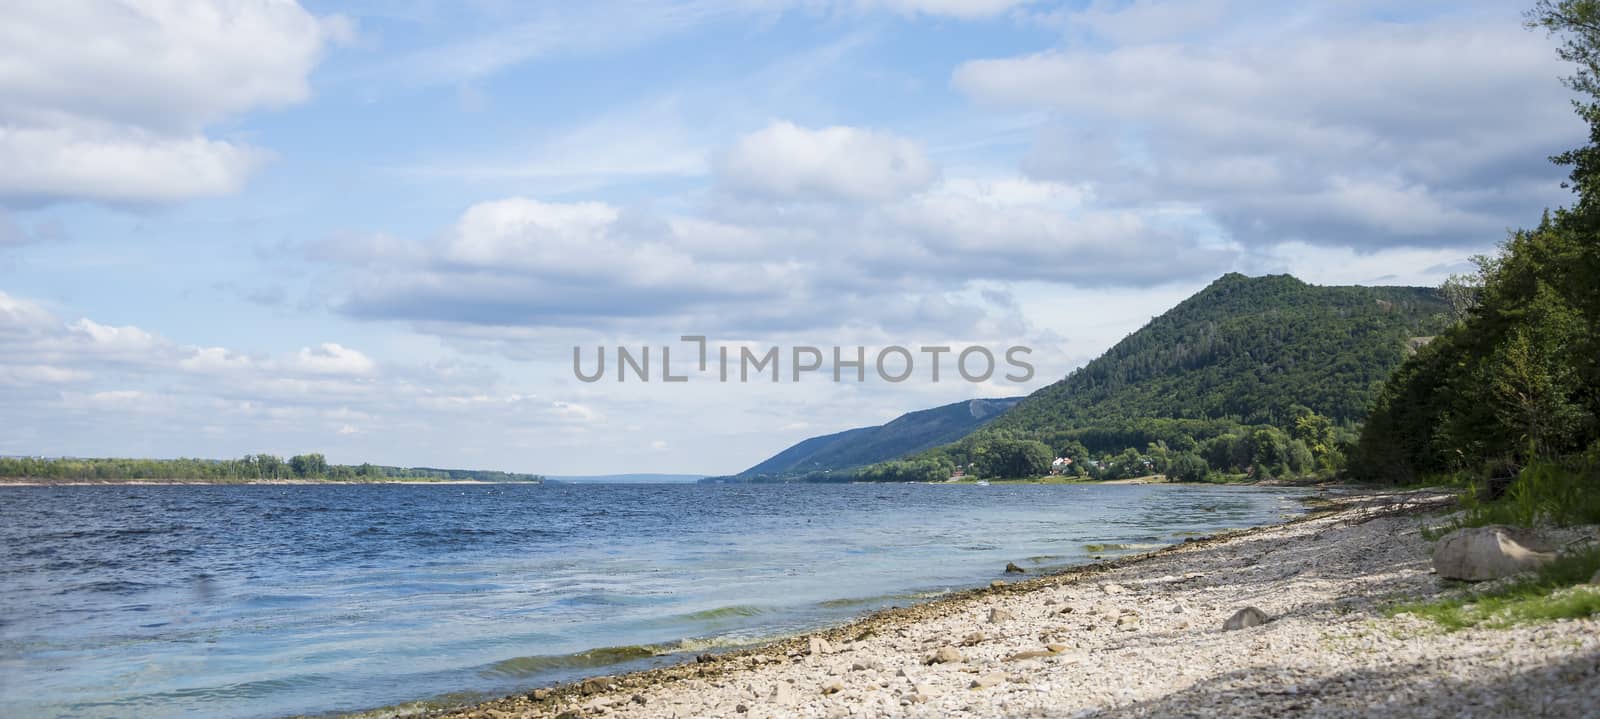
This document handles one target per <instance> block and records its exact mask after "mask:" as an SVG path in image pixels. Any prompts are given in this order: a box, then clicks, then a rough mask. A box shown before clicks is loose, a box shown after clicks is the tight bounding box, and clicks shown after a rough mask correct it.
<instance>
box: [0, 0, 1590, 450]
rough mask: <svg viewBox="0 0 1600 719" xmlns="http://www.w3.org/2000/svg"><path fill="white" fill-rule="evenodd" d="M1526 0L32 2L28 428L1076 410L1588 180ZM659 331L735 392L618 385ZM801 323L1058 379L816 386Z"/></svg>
mask: <svg viewBox="0 0 1600 719" xmlns="http://www.w3.org/2000/svg"><path fill="white" fill-rule="evenodd" d="M1521 11H1522V8H1521V7H1520V6H1519V5H1518V4H1517V3H1514V2H1513V3H1507V2H1503V1H1495V2H1474V1H1471V0H1467V1H1464V2H1463V1H1459V0H1458V1H1452V2H1444V1H1435V0H1417V1H1416V2H1409V3H1392V2H1375V1H1367V0H1346V1H1342V2H1307V3H1287V4H1286V3H1278V2H1255V1H1248V0H1175V1H1167V0H1133V1H1131V2H1101V1H1100V0H1092V1H1089V2H1082V1H1079V2H1067V3H1055V2H1044V1H1042V0H1041V1H1039V2H1029V1H1028V0H794V1H791V2H784V1H781V0H772V1H764V0H660V1H656V2H639V1H634V0H594V1H592V2H583V3H569V2H518V1H513V0H479V1H476V2H470V1H469V2H442V1H441V2H433V1H430V0H414V1H411V2H407V1H406V0H357V1H355V2H338V3H334V2H314V1H311V0H305V1H303V2H301V3H299V4H296V3H295V2H291V1H289V0H184V1H182V2H178V1H176V0H121V1H110V0H61V1H59V2H48V3H45V2H38V3H20V4H18V5H15V6H12V7H10V8H8V10H7V12H6V13H5V14H4V17H0V454H14V455H47V456H56V455H72V456H149V457H177V456H189V457H217V458H221V457H236V456H240V455H243V454H246V453H255V452H271V453H275V454H280V455H285V456H286V455H291V454H298V453H303V452H322V453H324V454H326V455H327V457H328V459H329V460H330V461H333V462H341V463H360V462H373V463H380V464H393V465H407V466H413V465H427V466H445V467H463V468H481V469H500V470H508V471H521V472H541V473H548V474H601V473H620V472H683V473H706V474H722V473H732V472H737V471H739V470H742V469H744V468H746V467H748V466H750V465H753V464H755V463H756V462H759V461H760V460H762V459H764V458H766V457H767V456H769V455H771V454H773V453H775V452H777V451H778V450H780V449H782V448H784V447H785V446H787V445H789V444H790V443H793V442H795V441H798V440H800V439H803V438H806V437H809V436H813V435H817V434H823V433H829V432H835V431H839V430H843V429H846V428H850V427H856V426H864V425H871V424H879V423H882V422H884V421H887V420H888V419H891V418H893V417H894V416H896V415H899V414H901V413H903V412H906V411H911V410H916V409H923V408H928V407H933V406H937V405H940V404H945V403H949V402H955V401H960V400H964V399H969V398H973V397H1002V396H1014V395H1020V394H1026V393H1027V392H1031V391H1033V390H1035V389H1038V388H1039V387H1042V386H1044V385H1046V384H1048V383H1049V382H1052V381H1055V380H1057V379H1059V378H1061V377H1063V376H1065V375H1066V374H1067V373H1068V372H1070V371H1071V370H1072V369H1073V368H1075V367H1078V366H1080V365H1082V364H1083V363H1084V362H1086V361H1088V360H1089V359H1092V358H1093V357H1095V356H1096V355H1098V354H1099V353H1101V352H1103V351H1104V350H1105V349H1107V348H1108V347H1110V346H1111V345H1112V344H1114V343H1115V342H1116V341H1117V340H1119V339H1121V338H1122V337H1124V336H1126V335H1127V334H1129V333H1131V332H1133V331H1134V330H1136V329H1138V328H1139V327H1140V326H1141V325H1143V324H1144V323H1145V322H1147V321H1148V320H1149V319H1150V318H1151V317H1153V316H1156V315H1158V314H1160V313H1162V312H1163V311H1165V310H1166V309H1168V308H1169V307H1171V306H1172V305H1174V304H1176V303H1177V302H1179V301H1181V300H1182V299H1183V298H1185V297H1187V296H1189V295H1190V294H1193V293H1194V292H1196V291H1198V290H1199V289H1201V288H1203V287H1204V286H1205V285H1206V284H1208V283H1209V282H1211V281H1212V280H1214V279H1215V278H1216V277H1218V276H1219V275H1221V274H1223V273H1225V272H1243V273H1246V274H1250V275H1259V274H1266V273H1282V272H1288V273H1292V274H1294V275H1295V276H1297V277H1300V278H1301V279H1303V280H1305V281H1307V282H1311V283H1314V284H1416V285H1434V284H1437V283H1439V282H1440V281H1441V280H1443V279H1444V278H1445V277H1447V276H1448V275H1449V274H1451V273H1453V272H1463V271H1466V270H1467V269H1468V268H1469V267H1470V263H1469V262H1468V258H1469V257H1470V256H1471V255H1474V254H1477V253H1482V252H1488V251H1492V249H1493V248H1494V247H1495V245H1496V244H1497V243H1498V242H1500V241H1501V240H1502V239H1504V237H1505V236H1506V233H1507V232H1508V230H1510V229H1513V228H1516V227H1525V226H1529V225H1532V224H1534V223H1535V222H1537V220H1538V217H1539V213H1540V211H1541V210H1543V209H1544V208H1547V207H1554V206H1558V205H1560V204H1563V203H1565V202H1566V201H1567V198H1568V197H1569V193H1568V191H1566V190H1564V189H1562V187H1561V180H1562V179H1563V176H1564V173H1563V172H1562V170H1561V168H1559V167H1556V166H1553V165H1551V164H1550V163H1549V162H1548V161H1547V160H1546V159H1545V158H1547V157H1548V156H1549V155H1551V154H1554V153H1557V152H1560V151H1562V150H1565V149H1568V148H1570V147H1575V146H1577V145H1579V144H1581V143H1582V141H1583V140H1584V138H1585V127H1584V125H1583V123H1582V122H1581V121H1579V120H1578V119H1577V118H1576V117H1575V116H1574V115H1573V113H1572V111H1571V108H1570V104H1569V103H1570V100H1571V98H1572V94H1571V93H1570V92H1569V91H1568V90H1566V89H1565V88H1564V87H1563V86H1562V85H1561V83H1560V78H1561V77H1562V76H1563V75H1565V74H1566V73H1567V71H1566V69H1565V68H1564V67H1563V66H1562V64H1561V63H1560V62H1559V60H1558V59H1557V58H1556V56H1555V44H1554V41H1553V40H1552V39H1550V38H1548V37H1546V36H1545V35H1544V34H1543V33H1541V32H1535V31H1530V30H1527V29H1525V28H1524V27H1522V24H1521ZM684 335H697V336H704V337H706V338H707V343H708V345H709V346H710V347H711V348H712V350H711V351H712V353H713V355H714V353H715V352H716V348H717V347H729V348H732V351H734V352H735V353H737V352H738V349H739V348H741V347H747V348H756V349H758V350H761V351H764V349H765V348H767V347H773V346H776V347H779V348H780V350H781V353H780V364H781V365H782V372H783V375H784V376H783V377H781V378H780V379H781V380H782V381H779V382H776V383H774V382H771V381H770V380H753V381H749V382H739V381H736V380H735V381H730V382H720V381H717V379H716V377H715V373H714V371H713V372H712V373H711V374H701V373H697V372H692V371H689V370H693V369H694V367H693V366H692V362H693V356H694V352H695V345H693V344H685V343H683V342H681V341H680V340H679V338H680V337H681V336H684ZM619 345H622V346H627V347H630V348H635V349H636V350H637V349H638V348H646V347H648V348H650V350H649V351H651V352H659V350H660V348H663V347H666V348H669V351H670V352H672V353H673V355H672V356H673V365H672V367H673V371H674V372H675V373H679V372H686V371H687V373H688V374H689V375H690V376H689V381H686V382H662V381H660V378H659V377H658V376H655V374H653V375H652V378H651V381H649V382H639V381H636V378H635V377H632V376H629V377H628V380H630V381H616V378H615V377H614V376H609V375H608V376H607V377H606V378H605V379H602V380H601V381H598V382H592V383H591V382H582V381H579V380H578V379H577V378H576V377H575V373H574V371H573V352H574V347H583V348H585V349H584V350H583V352H584V354H583V355H582V357H583V362H584V364H585V365H586V366H587V365H588V364H589V363H592V362H593V360H594V357H595V354H596V352H597V350H596V348H602V347H603V348H608V349H607V351H610V352H613V356H612V357H611V359H612V360H613V362H614V361H615V359H616V358H615V356H614V348H616V347H617V346H619ZM797 345H805V346H816V347H819V348H823V349H824V350H827V349H828V348H832V347H835V346H837V347H842V348H845V349H846V356H847V357H848V356H849V354H850V352H852V351H853V349H854V348H855V347H857V346H861V347H865V348H867V350H866V352H867V353H868V355H867V356H868V358H869V362H870V360H871V358H872V357H873V356H874V354H873V353H875V352H877V351H878V350H880V349H881V348H883V347H887V346H891V345H897V346H904V347H908V348H911V349H912V350H913V351H915V350H916V349H917V348H919V347H922V346H949V347H952V348H954V349H955V350H956V351H959V350H961V349H962V348H965V347H973V346H982V347H985V348H988V349H990V350H992V351H993V352H995V353H996V354H997V355H998V354H1000V353H1002V352H1003V351H1004V350H1005V348H1008V347H1012V346H1025V347H1028V348H1030V349H1031V350H1032V352H1031V354H1029V355H1027V360H1028V361H1029V363H1031V364H1032V365H1033V366H1034V367H1035V368H1036V370H1037V371H1036V373H1034V376H1033V377H1032V378H1030V379H1027V380H1026V381H1020V382H1018V381H1010V380H1008V379H1006V378H1004V377H1003V376H1001V375H1002V374H1003V373H1004V370H1005V369H1007V368H1006V367H1004V366H1003V365H1002V367H1001V371H999V372H996V374H995V376H994V377H991V378H990V379H989V380H988V381H984V382H968V381H965V380H962V379H960V378H959V377H954V378H953V377H952V376H951V373H952V370H953V369H954V368H953V366H952V365H950V364H948V362H949V359H950V358H949V357H946V358H945V362H946V364H945V365H944V375H943V376H942V377H941V381H939V382H934V381H931V378H930V377H929V375H928V373H927V369H926V365H925V364H924V365H922V366H920V367H919V368H918V370H917V372H916V373H915V374H914V375H913V376H912V378H911V379H909V380H907V381H904V382H898V383H894V382H886V381H882V380H881V379H877V378H876V377H874V376H872V374H871V370H870V369H869V379H868V380H867V381H864V382H856V381H844V382H838V383H835V382H833V381H831V380H832V378H831V376H829V374H828V371H827V368H826V367H825V368H824V369H823V370H822V371H820V372H816V373H812V374H808V375H805V376H802V377H801V378H800V379H799V380H798V381H794V380H793V378H792V377H791V376H789V374H788V373H789V371H790V368H789V363H788V359H789V358H788V357H787V356H786V355H787V353H788V352H789V351H790V348H792V347H794V346H797ZM654 359H655V360H656V362H657V364H656V365H654V366H653V372H654V373H659V371H660V364H659V363H660V356H659V354H658V355H656V356H655V357H654ZM918 359H921V360H926V359H927V356H926V355H919V356H918ZM829 364H831V360H830V363H829ZM891 364H894V363H893V362H891ZM680 366H681V367H682V368H681V369H680ZM612 369H613V371H614V370H615V367H614V366H613V367H612ZM891 369H892V368H891ZM846 378H847V379H848V375H846Z"/></svg>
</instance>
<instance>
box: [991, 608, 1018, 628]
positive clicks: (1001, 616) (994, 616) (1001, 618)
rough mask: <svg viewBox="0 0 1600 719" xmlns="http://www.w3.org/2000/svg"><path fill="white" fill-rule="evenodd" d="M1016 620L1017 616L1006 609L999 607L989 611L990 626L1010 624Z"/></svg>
mask: <svg viewBox="0 0 1600 719" xmlns="http://www.w3.org/2000/svg"><path fill="white" fill-rule="evenodd" d="M1016 618H1017V615H1015V614H1012V613H1011V612H1008V611H1006V610H1004V609H1000V608H998V607H996V608H993V609H990V610H989V623H990V624H999V623H1001V622H1009V621H1011V620H1013V619H1016Z"/></svg>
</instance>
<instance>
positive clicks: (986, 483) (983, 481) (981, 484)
mask: <svg viewBox="0 0 1600 719" xmlns="http://www.w3.org/2000/svg"><path fill="white" fill-rule="evenodd" d="M973 484H976V485H978V486H979V487H987V486H989V480H987V479H980V480H978V481H976V482H973Z"/></svg>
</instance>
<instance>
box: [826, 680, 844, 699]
mask: <svg viewBox="0 0 1600 719" xmlns="http://www.w3.org/2000/svg"><path fill="white" fill-rule="evenodd" d="M842 691H844V682H838V681H834V682H828V683H827V684H824V685H822V695H823V696H828V695H830V694H838V693H839V692H842Z"/></svg>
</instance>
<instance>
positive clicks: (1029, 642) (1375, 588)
mask: <svg viewBox="0 0 1600 719" xmlns="http://www.w3.org/2000/svg"><path fill="white" fill-rule="evenodd" d="M1445 499H1447V498H1446V497H1444V496H1442V495H1437V494H1426V493H1389V494H1365V495H1358V496H1353V497H1349V498H1346V499H1343V500H1341V501H1340V505H1339V506H1340V508H1339V509H1338V510H1337V511H1333V512H1329V513H1325V514H1320V515H1316V516H1313V517H1310V518H1307V519H1304V520H1300V521H1296V522H1292V523H1290V524H1287V525H1279V526H1274V527H1267V528H1261V529H1254V530H1246V531H1243V532H1236V533H1232V534H1229V535H1225V536H1223V537H1219V538H1215V539H1210V540H1202V541H1199V542H1193V543H1190V544H1185V545H1182V546H1179V547H1174V548H1171V549H1168V550H1163V551H1160V552H1155V553H1151V554H1148V555H1142V556H1140V557H1136V558H1130V559H1126V560H1120V561H1117V562H1110V563H1106V564H1102V565H1098V566H1093V567H1087V568H1083V569H1079V570H1073V571H1070V572H1067V573H1064V574H1060V575H1054V576H1047V577H1040V578H1037V579H1031V580H1026V581H1021V582H1014V583H1010V584H1006V585H1004V586H1001V587H996V588H992V589H986V590H980V591H971V592H964V593H961V594H959V595H956V596H953V597H950V598H947V599H942V600H938V601H934V602H929V603H926V604H920V605H917V606H913V607H907V608H901V609H891V610H887V611H884V612H880V613H877V614H874V615H872V616H869V617H867V618H864V619H862V620H860V621H857V622H854V623H851V624H849V625H846V626H843V627H838V628H835V629H832V630H829V631H826V632H821V633H819V634H815V635H811V636H809V637H800V638H796V639H793V640H789V641H785V642H781V643H778V644H774V645H769V646H765V647H760V648H757V649H752V650H747V651H741V652H735V653H730V654H724V655H720V656H717V657H702V661H699V662H693V663H688V664H682V665H677V666H673V667H666V668H662V669H655V670H651V671H647V672H640V673H636V674H630V675H624V676H620V677H600V678H595V679H590V680H587V681H585V682H582V683H578V684H573V685H565V686H561V687H556V688H553V689H544V690H538V691H536V692H532V693H529V694H527V695H519V696H513V697H508V698H505V699H501V700H498V701H493V702H488V703H485V704H481V705H478V706H475V707H471V708H466V709H459V710H454V711H450V712H443V713H441V715H442V716H448V717H452V718H453V719H464V718H466V717H473V718H478V717H482V718H487V719H506V718H508V717H557V716H560V717H594V716H606V717H738V718H741V719H743V718H754V717H869V716H895V717H899V716H906V717H948V716H973V717H997V716H1015V717H1080V716H1111V717H1121V716H1129V717H1132V716H1152V717H1169V716H1284V715H1297V716H1406V717H1455V716H1482V717H1497V716H1563V717H1565V716H1571V717H1577V716H1591V717H1593V716H1597V715H1600V681H1596V679H1597V678H1600V622H1596V621H1594V620H1583V621H1562V622H1556V623H1550V624H1543V625H1532V626H1522V627H1517V628H1513V629H1499V630H1467V631H1462V632H1457V633H1453V634H1446V633H1443V632H1442V631H1440V630H1439V629H1438V628H1437V627H1436V626H1435V625H1433V624H1432V623H1430V622H1427V621H1426V620H1422V619H1417V618H1414V617H1410V616H1405V615H1402V616H1397V617H1387V616H1385V612H1384V609H1385V608H1386V607H1388V606H1390V605H1391V604H1393V603H1394V602H1396V601H1398V600H1402V599H1411V598H1416V597H1419V596H1426V595H1432V594H1437V593H1439V592H1441V591H1447V588H1445V587H1444V586H1443V585H1442V584H1441V582H1440V581H1439V580H1438V579H1437V578H1436V577H1434V576H1433V575H1432V573H1431V570H1430V563H1429V552H1430V551H1431V545H1430V544H1429V543H1428V542H1426V541H1424V540H1423V539H1422V538H1421V537H1420V536H1419V532H1418V530H1419V527H1420V526H1421V525H1422V522H1423V521H1424V515H1423V514H1422V512H1424V511H1427V510H1432V509H1437V508H1439V507H1441V506H1443V505H1442V504H1441V502H1442V501H1443V500H1445ZM1568 534H1569V536H1566V537H1563V538H1562V539H1563V540H1570V539H1571V538H1572V537H1575V536H1578V535H1580V534H1587V535H1589V536H1594V535H1595V531H1594V528H1587V529H1586V530H1583V531H1581V532H1578V531H1574V532H1572V533H1568ZM1246 606H1254V607H1257V608H1259V609H1260V610H1262V611H1263V612H1265V614H1266V615H1267V616H1268V617H1269V618H1270V621H1268V623H1266V624H1265V625H1263V626H1257V627H1250V628H1245V629H1239V630H1235V631H1225V630H1224V629H1223V625H1224V623H1225V622H1226V621H1227V620H1228V618H1229V617H1230V616H1231V615H1233V614H1234V613H1235V612H1236V611H1238V610H1239V609H1241V608H1243V607H1246ZM813 639H820V640H822V641H821V642H817V641H814V640H813ZM941 653H942V654H944V655H945V658H947V659H949V661H943V662H940V663H929V661H930V658H932V657H934V656H935V655H937V654H941Z"/></svg>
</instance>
